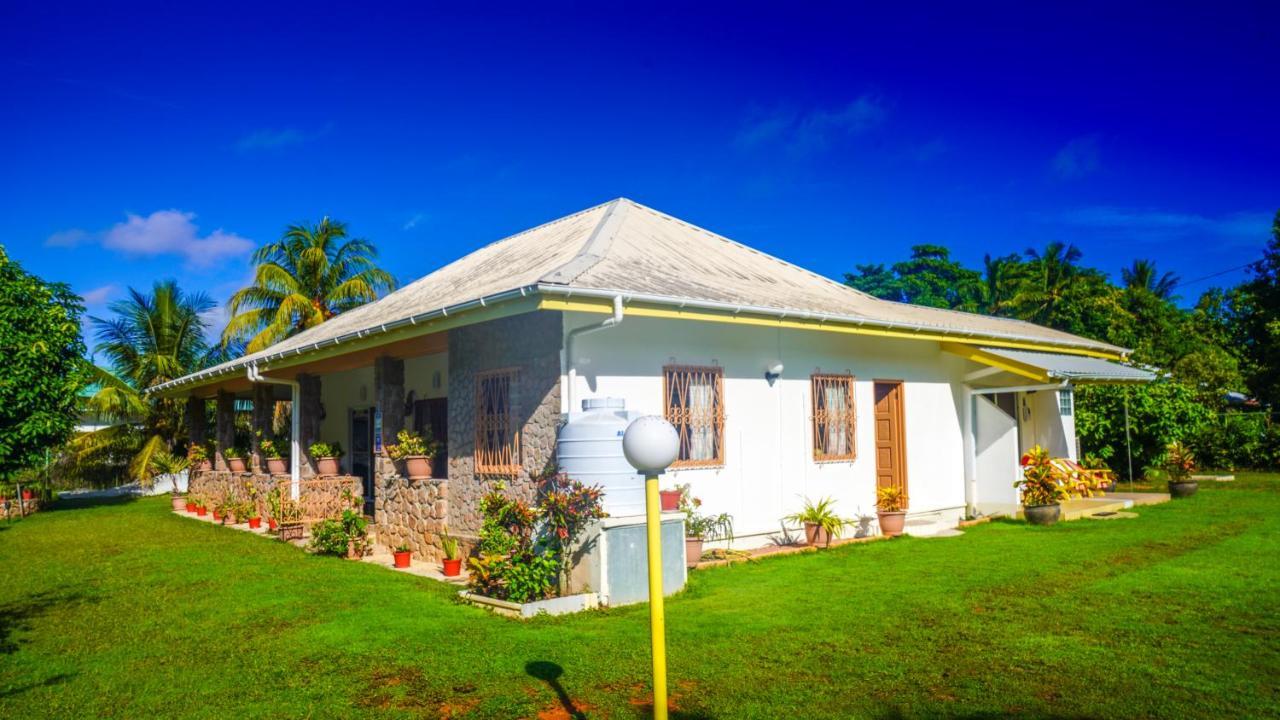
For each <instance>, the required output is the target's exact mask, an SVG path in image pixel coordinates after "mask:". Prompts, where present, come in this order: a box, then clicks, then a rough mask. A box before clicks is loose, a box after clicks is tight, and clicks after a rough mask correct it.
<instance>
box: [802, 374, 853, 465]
mask: <svg viewBox="0 0 1280 720" xmlns="http://www.w3.org/2000/svg"><path fill="white" fill-rule="evenodd" d="M810 385H811V389H812V395H813V416H812V419H813V459H815V460H823V461H830V460H853V459H854V458H856V457H857V454H858V453H857V446H856V445H855V443H854V430H855V428H856V427H857V414H856V412H855V410H854V402H853V376H852V375H821V374H814V375H813V376H812V377H811V378H810Z"/></svg>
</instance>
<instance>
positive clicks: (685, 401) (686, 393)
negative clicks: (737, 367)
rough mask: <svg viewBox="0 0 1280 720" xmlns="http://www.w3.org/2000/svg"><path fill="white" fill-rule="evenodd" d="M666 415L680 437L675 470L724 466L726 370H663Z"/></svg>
mask: <svg viewBox="0 0 1280 720" xmlns="http://www.w3.org/2000/svg"><path fill="white" fill-rule="evenodd" d="M662 386H663V387H662V392H663V406H664V407H663V414H664V415H665V416H666V418H667V421H668V422H670V423H671V424H672V425H674V426H675V427H676V432H677V433H679V435H680V455H679V457H678V458H677V459H676V461H675V462H674V463H672V465H671V466H672V467H676V468H679V467H715V466H719V465H724V368H720V367H714V366H705V367H703V366H691V365H671V366H667V367H665V368H663V383H662Z"/></svg>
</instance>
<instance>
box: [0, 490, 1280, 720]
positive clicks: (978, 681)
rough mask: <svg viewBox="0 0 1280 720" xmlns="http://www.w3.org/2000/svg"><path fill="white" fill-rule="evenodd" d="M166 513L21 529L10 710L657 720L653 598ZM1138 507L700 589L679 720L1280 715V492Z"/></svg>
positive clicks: (7, 566)
mask: <svg viewBox="0 0 1280 720" xmlns="http://www.w3.org/2000/svg"><path fill="white" fill-rule="evenodd" d="M168 504H169V503H168V500H167V499H165V498H159V499H151V500H144V501H138V502H127V503H119V504H109V505H99V506H95V507H84V508H65V509H59V510H54V511H50V512H46V513H42V514H41V515H39V516H36V517H33V518H29V519H27V520H25V521H21V522H17V523H14V524H12V525H10V526H7V527H6V526H3V524H0V568H2V573H3V575H2V576H0V577H3V581H2V582H0V717H6V718H8V717H27V716H45V717H59V718H66V717H90V716H103V717H174V716H196V717H201V716H203V717H230V716H235V717H240V718H249V717H272V718H280V717H353V716H362V715H385V716H389V717H423V716H425V717H436V716H445V717H499V718H509V717H538V716H539V714H540V713H546V714H545V717H566V716H571V715H570V713H579V715H577V716H579V717H593V718H594V717H613V718H632V717H638V716H641V715H642V714H643V713H644V707H643V702H644V699H645V697H646V695H647V685H646V679H647V670H648V635H647V627H648V626H647V608H646V607H644V606H640V607H630V608H623V609H619V610H612V611H607V612H600V613H592V614H585V615H580V616H575V617H568V618H559V619H547V618H544V619H540V620H536V621H532V622H527V623H521V622H518V621H514V620H506V619H502V618H498V617H494V616H491V615H489V614H487V613H485V612H484V611H482V610H479V609H476V608H472V607H469V606H463V605H459V604H457V603H455V602H454V599H453V595H454V590H453V588H450V587H446V586H444V585H441V584H439V583H435V582H432V581H429V580H424V579H420V578H415V577H412V576H407V575H402V574H397V573H393V572H390V571H387V570H384V569H382V568H378V567H374V566H370V565H366V564H358V563H352V562H346V561H342V560H337V559H329V558H321V557H311V556H308V555H306V554H304V553H302V552H301V551H299V550H297V549H295V548H293V547H290V546H286V545H283V544H281V543H278V542H271V541H268V540H265V539H262V538H257V537H252V536H249V535H247V534H245V533H240V532H235V531H232V530H228V529H225V528H220V527H214V526H212V525H207V524H202V523H197V522H194V521H191V520H186V519H184V518H181V517H176V516H173V515H172V514H170V512H169V509H168ZM1138 513H1139V515H1140V517H1139V518H1137V519H1131V520H1113V521H1106V522H1103V521H1079V522H1074V523H1068V524H1063V525H1059V526H1057V527H1054V528H1047V529H1039V528H1029V527H1026V526H1024V525H1021V524H1016V523H1008V522H996V523H990V524H987V525H983V526H979V527H976V528H973V529H971V530H969V531H967V532H966V533H965V534H964V536H962V537H957V538H948V539H932V540H925V539H915V538H906V539H899V540H893V541H890V542H878V543H869V544H857V545H851V546H845V547H842V548H837V549H833V550H829V551H824V552H820V553H812V554H802V555H792V556H786V557H778V558H773V559H767V560H763V561H760V562H756V563H751V564H745V565H736V566H733V567H728V568H719V569H713V570H706V571H702V572H699V573H696V574H695V575H694V576H693V577H692V579H691V582H690V585H689V588H688V589H687V590H686V591H685V592H684V593H682V594H681V595H679V596H677V597H675V598H672V599H671V600H670V601H669V603H668V605H667V613H668V620H669V644H670V657H671V662H670V669H671V676H672V691H673V694H674V702H675V705H676V707H677V708H678V709H679V711H680V712H679V713H678V714H677V715H676V716H677V717H716V718H737V717H759V718H780V717H796V718H805V719H806V720H807V719H809V718H827V717H831V718H845V717H932V716H938V715H948V716H953V715H954V716H993V715H1004V714H1027V715H1035V716H1048V715H1054V716H1071V717H1079V716H1098V717H1102V716H1108V717H1113V716H1148V717H1149V716H1167V717H1189V716H1190V717H1212V718H1221V717H1239V716H1265V715H1275V714H1276V713H1277V707H1280V614H1278V608H1280V584H1278V582H1277V580H1278V578H1280V481H1278V480H1277V478H1276V477H1275V476H1261V475H1247V474H1244V475H1241V476H1240V479H1239V480H1238V481H1237V482H1235V483H1230V484H1220V485H1213V486H1210V487H1204V486H1203V485H1202V489H1201V491H1200V494H1199V495H1197V496H1196V497H1194V498H1192V499H1190V500H1187V501H1180V502H1176V503H1169V504H1165V505H1159V506H1153V507H1146V508H1142V509H1140V510H1139V511H1138ZM556 675H558V676H559V677H558V679H554V680H552V679H550V678H552V677H554V676H556Z"/></svg>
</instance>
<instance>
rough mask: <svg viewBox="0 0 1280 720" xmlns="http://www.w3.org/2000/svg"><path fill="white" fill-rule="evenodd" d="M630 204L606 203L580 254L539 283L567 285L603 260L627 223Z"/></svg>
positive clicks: (623, 202)
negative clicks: (624, 223)
mask: <svg viewBox="0 0 1280 720" xmlns="http://www.w3.org/2000/svg"><path fill="white" fill-rule="evenodd" d="M628 202H630V201H628V200H627V199H626V198H615V199H613V200H610V201H609V202H607V203H605V205H606V206H608V207H607V209H606V210H605V211H604V214H603V215H601V216H600V220H599V221H598V222H597V223H596V226H595V228H594V229H592V231H591V234H590V235H588V236H587V239H586V240H585V241H584V242H583V243H582V247H581V248H579V249H578V252H577V253H576V254H575V255H574V256H573V257H571V258H569V260H568V261H566V262H565V263H564V264H562V265H560V266H559V267H557V268H555V269H553V270H551V271H550V272H548V273H547V274H545V275H543V276H542V277H540V278H538V282H545V283H555V284H558V285H567V284H568V283H571V282H573V281H574V280H576V279H578V277H579V276H581V275H582V273H584V272H586V271H588V270H590V269H591V268H592V267H594V266H595V265H596V264H597V263H599V262H600V261H601V260H603V259H604V258H605V255H606V254H608V252H609V248H610V247H611V246H612V245H613V240H614V238H616V237H617V236H618V229H619V228H620V227H621V226H622V223H623V222H625V221H626V214H627V205H626V203H628ZM597 207H600V206H597Z"/></svg>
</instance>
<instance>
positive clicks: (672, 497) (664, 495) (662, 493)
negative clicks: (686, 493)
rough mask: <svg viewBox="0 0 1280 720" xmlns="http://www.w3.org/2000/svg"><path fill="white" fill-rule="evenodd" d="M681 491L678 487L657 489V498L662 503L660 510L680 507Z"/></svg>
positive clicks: (670, 510)
mask: <svg viewBox="0 0 1280 720" xmlns="http://www.w3.org/2000/svg"><path fill="white" fill-rule="evenodd" d="M682 494H683V491H682V490H681V489H680V488H672V489H671V490H659V491H658V500H659V501H660V502H661V503H662V512H675V511H676V510H679V509H680V496H681V495H682Z"/></svg>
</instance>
